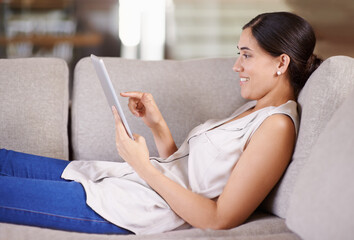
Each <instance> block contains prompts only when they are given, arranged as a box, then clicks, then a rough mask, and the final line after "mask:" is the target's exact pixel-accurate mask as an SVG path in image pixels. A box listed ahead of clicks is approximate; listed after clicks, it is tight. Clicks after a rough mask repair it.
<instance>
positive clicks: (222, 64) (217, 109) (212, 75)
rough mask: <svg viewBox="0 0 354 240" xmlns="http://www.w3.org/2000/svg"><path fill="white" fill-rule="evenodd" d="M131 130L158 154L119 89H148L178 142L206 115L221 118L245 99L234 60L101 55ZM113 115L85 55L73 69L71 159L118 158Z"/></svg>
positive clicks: (150, 136)
mask: <svg viewBox="0 0 354 240" xmlns="http://www.w3.org/2000/svg"><path fill="white" fill-rule="evenodd" d="M103 60H104V62H105V64H106V67H107V71H108V73H109V75H110V78H111V80H112V82H113V85H114V88H115V90H116V92H117V95H118V98H119V101H120V103H121V105H122V108H123V111H124V112H125V115H126V117H127V121H128V122H129V126H130V128H131V130H132V132H134V133H137V134H140V135H142V136H144V137H145V138H146V142H147V145H148V148H149V150H150V156H158V153H157V150H156V147H155V144H154V140H153V137H152V134H151V132H150V130H149V129H148V128H147V127H146V126H145V125H144V124H143V122H142V121H141V119H138V118H136V117H134V116H133V115H132V114H131V113H130V112H129V110H128V108H127V103H128V100H127V99H125V98H122V97H120V96H119V93H120V92H124V91H142V92H150V93H152V95H153V96H154V98H155V101H156V103H157V105H158V106H159V108H160V110H161V112H162V114H163V116H164V118H165V120H166V122H167V124H168V125H169V127H170V129H171V132H172V135H173V137H174V139H175V141H176V144H177V146H179V145H180V144H181V143H182V142H183V140H184V139H185V137H186V136H187V133H188V132H189V131H190V130H191V129H192V128H193V127H195V126H197V125H198V124H200V123H202V122H204V121H206V120H207V119H210V118H223V117H226V116H228V115H229V114H231V113H232V112H233V111H234V110H235V109H236V108H237V107H238V106H240V105H241V104H243V103H244V102H245V100H244V99H242V97H241V96H240V92H239V91H240V87H239V80H238V79H239V78H238V74H236V73H235V72H233V71H232V66H233V64H234V61H235V59H234V58H222V59H200V60H189V61H172V60H165V61H141V60H127V59H122V58H103ZM114 128H115V127H114V119H113V115H112V112H111V109H110V107H109V106H108V104H107V101H106V98H105V96H104V93H103V90H102V88H101V86H100V82H99V80H98V78H97V76H96V73H95V71H94V68H93V65H92V63H91V60H90V59H89V58H84V59H82V60H81V61H80V62H79V63H78V64H77V66H76V68H75V76H74V89H73V103H72V144H73V151H74V159H85V160H106V161H119V160H121V159H119V156H118V153H117V150H116V147H115V131H114Z"/></svg>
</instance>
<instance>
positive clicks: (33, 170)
mask: <svg viewBox="0 0 354 240" xmlns="http://www.w3.org/2000/svg"><path fill="white" fill-rule="evenodd" d="M68 164H69V161H65V160H59V159H55V158H48V157H41V156H36V155H32V154H27V153H21V152H15V151H11V150H6V149H0V175H3V176H13V177H22V178H34V179H47V180H57V181H64V180H63V179H61V174H62V172H63V171H64V169H65V167H66V166H67V165H68Z"/></svg>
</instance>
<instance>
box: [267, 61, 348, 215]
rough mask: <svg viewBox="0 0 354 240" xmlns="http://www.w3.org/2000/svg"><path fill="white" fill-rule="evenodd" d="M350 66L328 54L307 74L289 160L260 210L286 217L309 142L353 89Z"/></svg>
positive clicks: (309, 150)
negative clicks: (292, 149) (313, 70)
mask: <svg viewBox="0 0 354 240" xmlns="http://www.w3.org/2000/svg"><path fill="white" fill-rule="evenodd" d="M353 69H354V59H353V58H350V57H345V56H335V57H331V58H329V59H327V60H326V61H325V62H323V63H322V65H321V66H320V67H319V68H318V69H317V70H316V71H315V72H314V73H313V74H312V75H311V77H310V78H309V80H308V82H307V83H306V85H305V87H304V88H303V89H302V91H301V93H300V95H299V98H298V103H299V107H300V109H299V110H300V112H301V120H300V128H299V134H298V139H297V143H296V147H295V151H294V155H293V158H292V162H291V163H290V165H289V167H288V169H287V171H286V172H285V174H284V176H283V178H282V180H281V182H280V183H279V184H278V185H277V186H276V187H275V189H274V190H273V191H272V192H271V194H270V195H269V196H268V197H267V199H266V200H265V201H264V204H263V206H262V207H263V208H264V209H266V210H268V211H269V212H271V213H273V214H275V215H277V216H280V217H282V218H286V213H287V209H288V205H289V200H290V198H291V197H292V191H293V187H294V184H295V182H296V181H297V178H298V174H299V172H300V171H301V170H302V168H303V165H304V164H305V163H306V161H307V160H308V158H309V154H310V152H311V150H312V147H313V145H314V144H315V142H316V141H317V138H318V136H319V134H320V133H321V132H322V131H323V128H324V127H325V126H326V124H327V123H328V121H329V120H330V119H331V117H332V115H333V113H334V112H335V111H336V109H337V108H338V107H339V106H340V105H341V104H342V102H343V101H344V99H346V97H347V96H348V94H349V93H350V92H351V91H353V90H354V71H353Z"/></svg>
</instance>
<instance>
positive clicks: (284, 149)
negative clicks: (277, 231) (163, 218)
mask: <svg viewBox="0 0 354 240" xmlns="http://www.w3.org/2000/svg"><path fill="white" fill-rule="evenodd" d="M119 128H121V130H119ZM122 130H124V129H122V126H120V123H119V121H118V122H117V136H118V139H117V140H123V143H122V144H118V145H120V146H117V149H118V151H119V153H121V151H122V152H123V156H122V157H123V158H124V159H125V160H126V161H127V162H128V163H129V164H130V165H131V166H132V167H133V168H134V169H135V170H136V172H137V173H138V174H139V175H140V177H141V178H143V179H144V180H145V181H146V182H147V183H148V184H149V185H150V186H151V187H152V188H153V189H154V190H155V191H156V192H157V193H159V194H160V195H161V196H162V197H163V198H164V199H165V201H166V202H167V203H168V204H169V205H170V207H171V208H172V209H173V210H174V211H175V212H176V214H177V215H179V216H180V217H181V218H183V219H184V220H185V221H186V222H188V223H189V224H191V225H192V226H194V227H198V228H204V229H205V228H211V229H228V228H232V227H235V226H238V225H240V224H241V223H243V222H244V221H245V220H246V219H247V218H248V217H249V216H250V215H251V214H252V212H253V211H254V210H255V209H256V208H257V206H258V205H259V204H260V203H261V202H262V200H263V199H264V198H265V197H266V196H267V194H268V193H269V192H270V191H271V189H272V188H273V187H274V185H275V184H276V183H277V182H278V180H279V179H280V177H281V176H282V174H283V172H284V170H285V169H286V167H287V165H288V163H289V160H290V158H291V155H292V152H293V147H294V143H295V129H294V124H293V122H292V120H291V119H290V118H289V117H287V116H285V115H280V114H277V115H273V116H270V117H269V118H268V119H266V120H265V121H264V122H263V124H262V125H261V126H260V128H259V129H258V130H257V131H256V132H255V134H254V135H253V137H252V139H251V141H250V143H249V144H248V146H247V148H246V150H245V151H244V153H243V154H242V156H241V157H240V159H239V160H238V162H237V164H236V166H235V168H234V169H233V172H232V174H231V176H230V178H229V180H228V182H227V184H226V186H225V188H224V190H223V192H222V194H221V195H220V197H219V198H218V199H217V200H216V201H213V200H210V199H208V198H205V197H203V196H200V195H198V194H196V193H193V192H191V191H189V190H187V189H185V188H183V187H182V186H180V185H179V184H177V183H175V182H173V181H172V180H170V179H169V178H167V177H166V176H164V175H163V174H162V173H160V172H159V171H158V170H157V169H155V168H154V167H153V166H152V165H151V163H150V161H149V159H148V154H146V153H145V154H140V155H139V154H136V152H140V153H142V152H144V147H143V145H144V144H143V143H144V141H143V140H142V138H141V137H140V136H137V141H136V142H135V143H136V144H137V145H135V146H133V145H131V144H130V143H131V142H133V141H132V140H131V139H130V138H129V137H128V136H127V134H126V133H125V132H123V131H122ZM124 139H127V140H126V141H125V140H124ZM128 142H130V143H128ZM137 148H138V149H139V150H138V151H135V154H131V153H128V152H129V151H131V150H132V149H135V150H137ZM129 149H130V150H129Z"/></svg>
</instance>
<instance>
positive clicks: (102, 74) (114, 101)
mask: <svg viewBox="0 0 354 240" xmlns="http://www.w3.org/2000/svg"><path fill="white" fill-rule="evenodd" d="M91 60H92V63H93V66H94V67H95V70H96V73H97V77H98V79H99V80H100V82H101V86H102V89H103V91H104V94H105V95H106V98H107V102H108V105H109V108H110V110H111V111H112V106H115V107H116V109H117V111H118V114H119V116H120V119H122V122H123V125H124V127H125V130H126V131H127V133H128V135H129V137H130V138H131V139H133V140H134V137H133V134H132V132H131V130H130V128H129V125H128V122H127V119H126V118H125V116H124V113H123V110H122V107H121V106H120V103H119V101H118V98H117V95H116V92H115V91H114V88H113V84H112V81H111V79H110V78H109V75H108V72H107V69H106V66H105V65H104V63H103V60H102V59H100V58H98V57H97V56H95V55H93V54H91Z"/></svg>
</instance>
